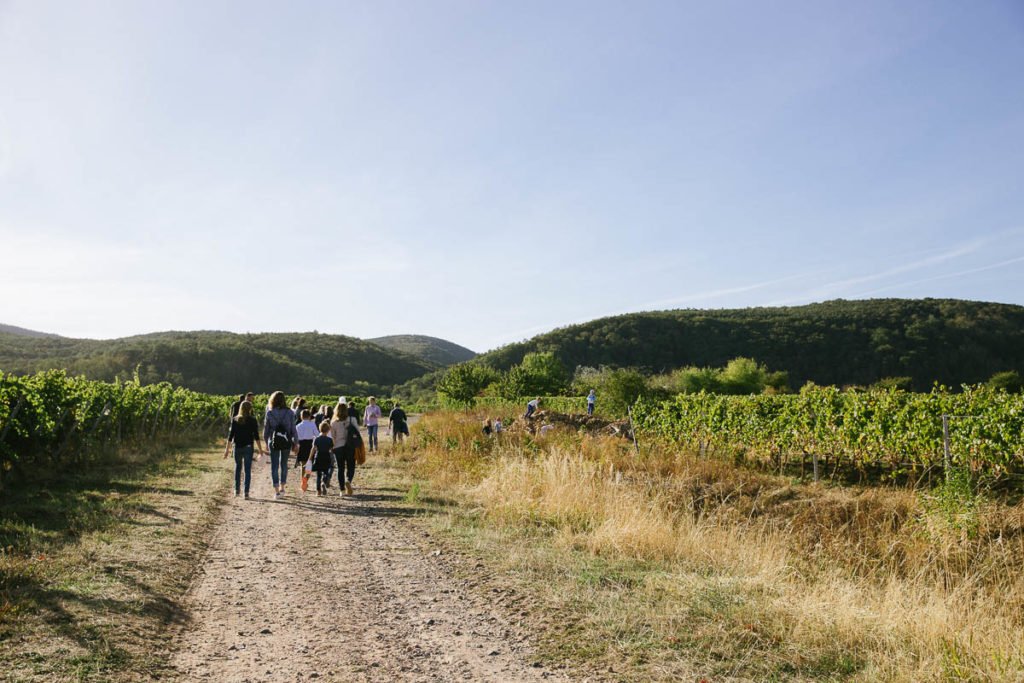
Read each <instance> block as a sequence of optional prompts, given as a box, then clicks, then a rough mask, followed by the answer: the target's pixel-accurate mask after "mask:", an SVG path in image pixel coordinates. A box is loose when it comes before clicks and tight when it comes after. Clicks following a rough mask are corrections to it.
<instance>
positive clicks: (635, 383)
mask: <svg viewBox="0 0 1024 683" xmlns="http://www.w3.org/2000/svg"><path fill="white" fill-rule="evenodd" d="M602 389H603V392H602V394H601V399H600V400H601V402H602V403H605V404H607V406H608V410H609V411H611V412H612V413H613V414H615V415H625V414H626V410H627V409H628V408H629V406H631V405H633V404H634V403H636V400H637V399H638V398H640V397H641V396H646V395H647V394H648V393H649V392H650V386H649V385H648V383H647V378H646V377H644V376H643V374H642V373H641V372H640V371H639V370H633V369H626V368H623V369H619V370H612V371H610V372H609V373H608V377H607V379H606V381H605V383H604V386H603V387H602Z"/></svg>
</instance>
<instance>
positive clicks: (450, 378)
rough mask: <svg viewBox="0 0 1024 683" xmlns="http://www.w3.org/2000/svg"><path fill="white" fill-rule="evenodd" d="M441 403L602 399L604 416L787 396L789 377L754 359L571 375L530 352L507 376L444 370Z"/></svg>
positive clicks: (465, 367)
mask: <svg viewBox="0 0 1024 683" xmlns="http://www.w3.org/2000/svg"><path fill="white" fill-rule="evenodd" d="M436 390H437V397H438V398H439V399H440V402H441V403H442V404H446V405H453V406H462V405H469V404H472V403H474V402H476V401H477V399H479V398H500V399H503V400H506V401H523V400H528V399H529V398H532V397H535V396H542V397H554V396H566V397H573V396H576V397H578V396H584V395H586V394H587V393H588V392H590V391H591V390H594V391H596V392H597V394H598V395H599V396H600V402H601V405H602V406H604V407H605V409H604V410H603V412H608V411H611V412H618V413H621V414H624V413H625V411H626V407H627V406H629V405H632V404H633V403H634V402H635V401H636V400H637V399H638V398H640V397H642V396H645V397H650V398H667V397H669V396H672V395H674V394H677V393H696V392H699V391H705V392H712V393H721V394H757V393H762V392H769V393H785V392H787V391H789V384H788V375H787V373H785V372H782V371H775V372H773V371H770V370H769V369H768V368H766V367H765V366H764V365H763V364H760V363H758V362H757V361H755V360H753V359H751V358H735V359H733V360H731V361H730V362H729V363H728V364H727V365H726V366H725V367H724V368H696V367H688V368H680V369H678V370H675V371H673V372H671V373H666V374H663V375H654V376H647V375H645V374H644V373H642V372H640V371H639V370H636V369H634V368H608V367H601V368H590V367H578V368H576V370H575V372H573V373H570V372H569V371H568V369H567V368H566V367H565V365H563V364H562V362H561V361H560V360H559V359H558V358H557V357H556V356H555V354H553V353H528V354H526V356H524V357H523V362H522V363H519V364H517V365H514V366H512V367H511V368H509V369H508V370H507V371H500V370H495V369H494V368H492V367H489V366H487V365H484V364H482V363H463V364H461V365H456V366H454V367H452V368H449V369H448V370H446V371H445V372H444V373H443V374H442V375H440V377H439V379H438V380H437V382H436Z"/></svg>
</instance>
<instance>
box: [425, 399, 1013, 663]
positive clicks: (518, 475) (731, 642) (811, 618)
mask: <svg viewBox="0 0 1024 683" xmlns="http://www.w3.org/2000/svg"><path fill="white" fill-rule="evenodd" d="M478 418H479V416H474V415H460V414H443V415H435V416H430V417H428V418H427V419H425V420H424V421H423V422H421V423H420V425H419V426H418V429H417V431H418V433H419V435H418V438H417V440H416V441H415V448H413V449H411V450H410V451H409V455H408V458H409V464H410V466H411V467H412V471H413V472H414V473H415V474H416V475H417V476H418V477H420V478H422V479H424V480H425V481H428V482H430V485H431V486H432V487H434V489H436V490H444V491H446V492H451V493H453V494H454V495H456V496H457V497H459V498H460V499H461V500H462V501H463V502H465V503H466V504H467V505H468V506H469V507H470V508H471V509H475V511H476V512H475V514H474V516H472V517H471V518H470V526H469V527H467V523H466V521H465V520H463V521H452V522H451V524H452V525H453V526H455V527H459V528H461V529H462V530H463V531H465V530H466V529H467V528H471V530H472V533H471V534H470V536H471V537H472V538H473V539H474V540H473V542H475V543H480V544H485V545H486V544H487V543H490V544H491V546H490V547H492V550H494V551H495V552H499V551H501V549H504V550H503V551H501V552H503V555H502V561H503V562H504V566H505V567H506V568H507V569H510V570H514V571H516V572H518V573H519V575H520V576H522V577H523V578H524V581H526V582H527V583H532V584H533V585H534V586H535V590H536V591H538V593H540V594H543V596H544V597H543V599H544V600H545V604H546V606H547V607H548V608H551V609H554V610H555V611H556V612H555V613H556V614H560V615H562V616H561V617H560V618H561V620H562V622H565V621H566V620H568V622H570V623H571V624H573V626H572V628H569V629H565V628H562V627H559V628H558V629H557V633H556V635H553V636H552V640H551V643H552V645H551V647H552V656H569V657H574V658H578V659H586V660H589V661H591V662H594V661H597V662H603V663H607V664H608V665H609V666H611V667H612V668H613V669H614V668H615V667H616V666H618V667H619V669H626V671H624V672H622V673H621V676H622V677H624V678H636V679H637V680H643V679H652V678H653V679H657V678H663V679H666V680H668V679H671V678H676V677H679V676H688V675H693V676H696V677H698V678H699V677H700V676H706V677H707V678H708V680H864V681H877V680H892V681H940V680H943V681H947V680H948V681H963V680H978V681H1003V680H1007V681H1009V680H1024V638H1022V635H1021V634H1022V632H1024V623H1022V622H1024V572H1021V571H1020V567H1021V566H1022V563H1024V533H1022V532H1024V509H1022V507H1021V506H1019V505H1018V506H1015V507H1010V506H1007V505H1004V504H1001V503H999V502H993V501H986V500H984V499H979V498H978V497H976V496H974V495H972V494H971V492H970V491H969V490H967V489H957V488H956V487H950V488H949V489H946V490H944V491H939V492H936V493H931V494H924V493H914V492H910V491H905V490H894V489H885V488H870V487H867V488H846V489H839V488H837V489H830V488H827V487H824V486H816V485H804V484H798V483H793V482H791V481H789V480H786V479H782V478H780V477H775V476H769V475H765V474H762V473H757V472H753V471H750V470H746V469H743V468H739V467H735V466H733V465H731V464H728V463H724V462H719V461H710V460H701V459H698V458H696V457H693V456H692V455H689V454H683V453H678V452H675V451H673V450H671V449H668V448H663V447H655V448H652V449H647V450H645V451H644V452H643V455H641V456H637V455H635V454H634V453H633V452H632V451H631V444H625V443H623V442H620V441H617V440H614V439H592V438H586V437H582V436H580V435H576V434H570V433H559V434H553V435H549V436H547V437H542V438H539V439H533V438H531V437H528V436H524V435H514V434H506V435H504V436H503V437H502V438H501V439H486V438H485V437H483V436H482V435H481V434H479V424H480V422H479V419H478ZM483 539H490V540H489V541H485V540H483ZM511 548H514V549H515V550H514V551H513V550H510V549H511ZM622 662H628V663H629V666H628V667H622V665H621V663H622ZM617 675H619V674H617Z"/></svg>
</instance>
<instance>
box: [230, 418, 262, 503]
mask: <svg viewBox="0 0 1024 683" xmlns="http://www.w3.org/2000/svg"><path fill="white" fill-rule="evenodd" d="M232 443H233V444H235V495H236V496H237V495H238V494H239V491H240V489H241V484H242V481H241V480H242V470H243V469H244V470H245V497H246V499H248V498H249V483H250V482H251V481H252V450H253V444H254V443H255V444H256V445H257V446H259V449H260V456H261V457H262V456H263V442H262V441H260V425H259V423H258V422H257V421H256V418H255V417H253V414H252V402H250V401H242V402H241V404H239V406H238V415H236V416H235V417H234V419H233V420H231V431H230V432H228V442H227V445H225V447H224V457H225V458H226V457H228V452H229V451H230V450H231V444H232Z"/></svg>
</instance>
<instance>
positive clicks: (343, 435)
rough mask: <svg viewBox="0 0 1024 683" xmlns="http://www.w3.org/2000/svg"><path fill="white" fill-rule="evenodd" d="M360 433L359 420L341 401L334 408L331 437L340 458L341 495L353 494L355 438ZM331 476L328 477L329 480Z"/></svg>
mask: <svg viewBox="0 0 1024 683" xmlns="http://www.w3.org/2000/svg"><path fill="white" fill-rule="evenodd" d="M351 430H355V432H356V436H358V435H359V422H357V421H356V418H355V417H353V416H351V415H349V414H348V406H347V405H346V404H344V403H339V404H338V405H337V407H335V409H334V418H333V419H332V420H331V438H332V439H333V440H334V456H335V458H337V460H338V487H339V488H340V489H341V490H340V491H339V492H338V493H339V495H345V494H346V493H347V494H348V495H350V496H351V495H352V479H353V478H354V477H355V475H356V449H355V438H353V436H352V431H351ZM329 481H330V477H328V482H329Z"/></svg>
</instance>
